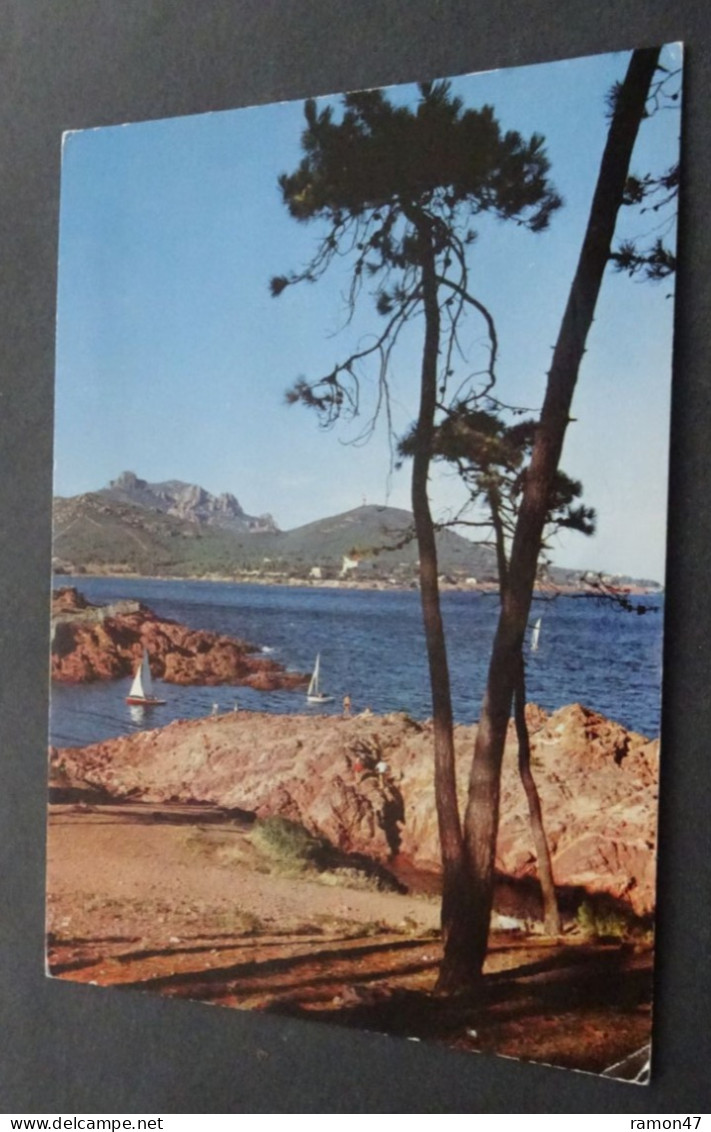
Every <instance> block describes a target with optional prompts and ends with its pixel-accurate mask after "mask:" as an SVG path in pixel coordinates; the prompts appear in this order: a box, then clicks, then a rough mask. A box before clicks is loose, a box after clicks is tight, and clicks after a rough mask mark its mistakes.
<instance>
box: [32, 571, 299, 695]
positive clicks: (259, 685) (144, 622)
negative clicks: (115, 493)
mask: <svg viewBox="0 0 711 1132" xmlns="http://www.w3.org/2000/svg"><path fill="white" fill-rule="evenodd" d="M144 650H145V651H146V652H147V653H148V656H149V659H150V666H151V673H152V675H153V676H154V677H157V678H159V679H161V680H164V681H165V682H166V683H169V684H182V685H188V684H201V685H217V684H231V685H246V686H249V687H251V688H256V689H257V690H259V691H274V690H276V689H281V688H287V689H293V688H301V687H305V685H306V683H307V681H308V677H307V676H304V675H302V674H301V673H297V672H287V671H286V669H285V668H284V666H283V665H281V664H278V663H277V662H276V661H274V660H271V659H269V658H268V657H264V656H261V655H260V654H259V648H258V646H257V645H254V644H250V643H249V642H248V641H241V640H235V639H233V638H232V637H226V636H222V635H221V634H219V633H213V632H209V631H208V630H196V629H189V628H188V627H187V626H185V625H181V624H179V623H178V622H177V621H171V620H169V619H167V618H159V617H157V616H156V614H155V613H154V612H153V611H152V610H151V609H149V608H148V607H147V606H145V605H143V604H142V603H141V602H138V601H122V602H116V603H114V604H113V605H107V606H99V605H92V604H91V603H90V602H88V601H87V600H86V598H84V597H83V595H82V594H81V593H79V592H78V591H77V590H76V589H75V588H74V587H72V586H65V587H63V588H61V589H59V590H56V591H55V593H54V594H53V598H52V651H51V660H52V679H53V680H55V681H58V682H60V683H67V684H80V683H90V682H93V681H97V680H115V679H118V678H120V677H125V676H129V675H131V674H132V673H133V672H134V671H135V669H136V666H137V664H138V663H139V662H140V659H141V656H142V654H143V651H144Z"/></svg>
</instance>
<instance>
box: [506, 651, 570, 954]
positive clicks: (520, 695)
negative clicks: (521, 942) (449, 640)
mask: <svg viewBox="0 0 711 1132" xmlns="http://www.w3.org/2000/svg"><path fill="white" fill-rule="evenodd" d="M519 665H520V667H519V678H518V681H517V683H516V688H515V691H514V719H515V721H516V738H517V740H518V772H519V775H520V778H521V782H522V784H523V789H524V791H525V794H526V801H527V802H528V816H529V819H530V822H531V835H532V837H533V847H534V849H535V850H536V861H537V867H538V880H539V881H540V885H541V893H542V895H543V922H544V926H545V929H546V932H547V933H548V935H560V912H559V911H558V898H557V896H556V891H555V881H554V879H553V864H552V862H551V853H550V848H549V846H548V838H547V837H546V831H545V829H544V826H543V811H542V810H541V799H540V797H539V795H538V788H537V786H536V781H535V779H534V777H533V772H532V771H531V743H530V738H529V734H528V724H527V723H526V671H525V668H524V664H523V655H521V657H520V658H519Z"/></svg>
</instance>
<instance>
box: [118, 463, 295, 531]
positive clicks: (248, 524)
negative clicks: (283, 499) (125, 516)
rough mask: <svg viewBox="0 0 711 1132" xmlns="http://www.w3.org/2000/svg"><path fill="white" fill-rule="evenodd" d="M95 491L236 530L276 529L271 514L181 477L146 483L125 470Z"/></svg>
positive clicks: (228, 493) (126, 501) (165, 512)
mask: <svg viewBox="0 0 711 1132" xmlns="http://www.w3.org/2000/svg"><path fill="white" fill-rule="evenodd" d="M98 494H99V495H101V496H103V497H104V498H108V499H110V500H113V501H114V502H118V503H131V504H134V505H137V506H139V507H146V508H150V509H151V510H153V511H161V512H163V513H164V514H166V515H175V516H176V517H177V518H180V519H185V520H188V521H190V522H194V523H197V524H201V525H207V526H218V527H222V528H226V529H228V530H233V531H239V532H244V531H277V530H278V529H279V528H278V527H277V525H276V523H275V522H274V520H273V518H272V517H271V515H248V514H247V513H246V511H245V510H244V509H243V507H242V506H241V504H240V503H239V501H238V500H237V498H236V497H235V496H234V495H232V494H231V493H230V492H223V493H222V494H221V495H212V494H211V493H210V492H209V491H206V490H205V488H204V487H200V486H199V484H193V483H183V482H182V480H166V481H165V482H163V483H148V482H147V481H146V480H143V479H140V478H139V477H138V476H137V475H136V473H135V472H131V471H126V472H122V473H121V475H120V476H118V477H117V478H116V479H115V480H111V482H110V483H109V486H108V487H105V488H103V489H102V490H101V491H100V492H99V493H98Z"/></svg>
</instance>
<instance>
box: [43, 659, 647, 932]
mask: <svg viewBox="0 0 711 1132" xmlns="http://www.w3.org/2000/svg"><path fill="white" fill-rule="evenodd" d="M271 678H272V677H271V674H270V672H269V671H268V670H262V671H260V672H259V673H256V674H254V676H253V677H250V681H251V680H252V679H254V680H257V679H260V680H261V679H264V680H269V679H271ZM260 686H261V685H260ZM263 686H264V687H266V686H267V685H266V684H264V685H263ZM528 718H529V723H530V725H531V729H532V750H533V765H534V774H535V777H536V780H537V783H538V788H539V792H540V796H541V802H542V806H543V814H544V822H545V825H546V829H547V831H548V835H549V840H550V843H551V849H552V853H553V869H554V874H555V879H556V883H557V884H558V885H561V886H562V885H566V886H567V885H570V886H580V887H582V888H584V889H586V890H587V891H588V892H591V893H608V894H610V895H611V896H614V897H617V898H619V899H622V900H624V901H625V902H626V903H627V904H628V906H629V907H630V909H631V910H632V911H634V912H635V913H637V914H640V915H642V914H646V913H648V912H650V911H651V910H652V909H653V907H654V877H655V856H654V845H655V836H656V813H657V804H656V791H657V778H658V758H659V744H658V742H650V741H649V740H647V739H645V738H644V737H643V736H641V735H636V734H634V733H633V732H629V731H626V730H625V729H624V728H623V727H621V726H620V725H619V724H616V723H613V722H612V721H610V720H607V719H604V718H603V717H602V716H599V715H597V714H595V713H594V712H591V711H588V710H587V709H585V708H582V707H581V706H580V705H578V704H574V705H571V706H570V707H566V708H561V709H560V710H559V711H557V712H555V713H554V714H552V715H550V716H546V714H545V713H544V712H542V711H541V710H540V709H533V708H531V709H529V711H528ZM475 734H476V727H474V726H471V727H457V729H456V735H455V739H456V748H457V773H458V781H459V789H460V800H461V805H462V808H463V807H464V804H465V801H466V793H467V782H468V775H469V766H470V762H471V755H472V751H473V747H474V738H475ZM380 757H382V758H384V759H385V760H386V761H387V763H388V764H389V766H390V773H389V775H388V777H387V779H386V781H385V783H384V785H382V786H381V784H380V782H379V780H378V776H377V774H375V773H374V772H373V769H372V768H373V766H374V763H375V761H377V759H378V758H380ZM60 764H61V776H59V773H58V768H59V767H60ZM52 766H53V767H54V768H55V769H57V774H58V777H57V784H59V783H60V779H61V783H62V784H67V783H68V784H74V785H78V786H85V787H86V786H87V785H88V786H101V787H104V788H105V789H107V790H109V791H111V792H114V793H116V794H118V795H121V794H122V793H123V795H126V794H128V793H132V794H133V795H134V796H136V797H138V798H143V799H145V800H146V801H150V802H165V801H167V800H169V799H171V798H180V799H181V800H182V801H191V800H192V801H200V802H212V803H216V804H219V805H223V806H227V807H239V808H240V809H244V810H251V811H253V812H255V813H257V814H259V815H269V814H281V815H283V816H285V817H289V818H291V819H292V820H294V821H299V822H301V823H302V824H303V825H305V826H306V827H307V828H308V829H310V830H311V831H312V832H313V833H320V834H323V835H325V836H326V837H328V838H329V840H331V841H332V842H333V843H334V844H335V845H338V846H340V847H341V848H343V849H345V850H347V851H349V852H360V853H365V854H367V855H369V856H370V857H373V858H376V859H378V860H381V861H388V860H390V859H392V858H393V857H394V856H400V857H402V858H404V859H407V860H408V861H409V862H411V863H412V865H414V866H415V867H417V868H420V869H437V868H438V867H439V844H438V836H437V818H436V813H435V807H434V793H433V770H432V728H431V724H425V725H423V726H419V725H418V726H413V724H412V721H411V720H409V719H408V717H407V716H403V715H399V714H398V715H388V716H384V717H376V716H373V715H371V714H365V713H364V714H362V715H356V716H353V717H352V718H349V719H340V718H333V717H327V716H270V715H263V714H257V713H252V712H233V713H230V714H228V715H224V716H218V717H216V718H214V719H212V718H211V719H205V720H195V721H190V722H187V723H174V724H172V725H170V726H169V727H166V728H163V729H161V730H156V731H153V732H150V733H148V735H146V734H145V733H143V734H140V733H139V734H137V735H131V736H126V737H125V738H122V739H116V740H112V741H110V742H106V743H99V744H95V745H93V746H91V747H85V748H82V749H74V750H69V749H65V750H61V751H56V752H55V753H54V754H53V756H52ZM118 783H120V784H121V785H120V786H119V785H118ZM497 869H498V870H499V871H500V872H501V873H502V874H503V876H504V877H509V878H513V880H516V879H520V878H525V877H531V876H535V855H534V851H533V845H532V840H531V835H530V829H529V823H528V810H527V805H526V800H525V795H524V793H523V789H522V787H521V784H520V782H519V778H518V769H517V753H516V745H515V737H513V736H511V738H510V740H509V742H508V743H507V748H506V752H505V756H504V764H503V772H502V784H501V822H500V830H499V838H498V844H497Z"/></svg>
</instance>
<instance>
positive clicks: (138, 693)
mask: <svg viewBox="0 0 711 1132" xmlns="http://www.w3.org/2000/svg"><path fill="white" fill-rule="evenodd" d="M126 703H127V704H139V705H141V706H143V707H155V706H156V705H159V704H164V703H165V700H160V699H158V697H157V696H156V695H154V693H153V677H152V676H151V669H150V665H149V663H148V653H147V652H146V650H145V649H144V650H143V656H142V657H141V663H140V664H139V666H138V668H137V669H136V675H135V676H134V678H133V683H132V685H131V688H130V691H129V693H128V695H127V696H126Z"/></svg>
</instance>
